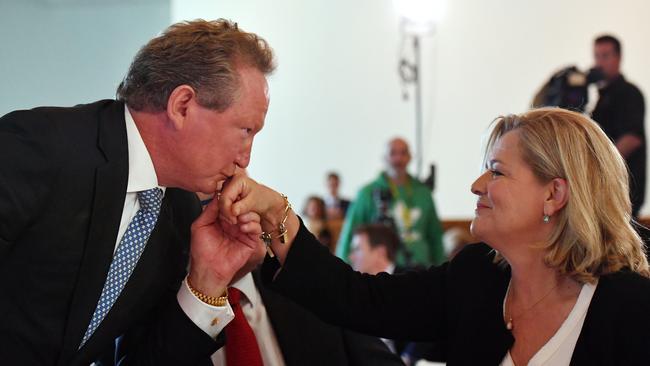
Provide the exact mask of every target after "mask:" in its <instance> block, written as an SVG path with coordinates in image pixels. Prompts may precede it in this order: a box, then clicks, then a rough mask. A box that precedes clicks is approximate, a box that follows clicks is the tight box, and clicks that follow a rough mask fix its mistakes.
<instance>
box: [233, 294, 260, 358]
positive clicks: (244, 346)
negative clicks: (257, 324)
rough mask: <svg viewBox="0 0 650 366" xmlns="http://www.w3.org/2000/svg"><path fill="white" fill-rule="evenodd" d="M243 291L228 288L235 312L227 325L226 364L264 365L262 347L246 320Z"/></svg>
mask: <svg viewBox="0 0 650 366" xmlns="http://www.w3.org/2000/svg"><path fill="white" fill-rule="evenodd" d="M240 298H241V292H240V291H239V290H237V289H236V288H234V287H231V288H229V289H228V302H229V303H230V306H232V310H233V312H234V313H235V319H233V320H232V321H231V322H230V323H228V325H227V326H226V365H227V366H263V365H264V362H262V355H261V354H260V348H259V347H258V345H257V339H255V333H253V329H251V326H250V325H249V324H248V322H247V321H246V316H245V315H244V312H243V311H242V309H241V305H240V304H239V300H240Z"/></svg>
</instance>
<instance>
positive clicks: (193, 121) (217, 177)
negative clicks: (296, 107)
mask: <svg viewBox="0 0 650 366" xmlns="http://www.w3.org/2000/svg"><path fill="white" fill-rule="evenodd" d="M239 76H240V88H239V90H238V92H237V95H236V97H235V100H234V102H233V104H232V105H231V106H230V107H229V108H228V109H226V110H225V111H222V112H219V111H215V110H212V109H208V108H205V107H203V106H201V105H199V104H198V103H196V102H193V103H192V104H191V106H190V107H188V110H187V113H188V116H187V119H186V122H185V124H184V126H183V129H182V130H181V131H180V132H179V134H178V135H177V141H175V142H176V143H177V144H175V146H177V147H179V148H178V149H177V152H176V154H177V157H178V158H179V160H180V162H179V164H181V165H182V166H181V169H180V174H181V175H182V176H181V177H179V178H178V179H179V180H180V184H179V185H180V186H181V187H182V188H185V189H186V190H191V191H195V192H204V193H212V192H215V191H216V190H217V188H218V186H219V183H221V182H223V181H224V180H225V179H227V178H228V177H230V176H232V175H233V174H234V173H235V169H236V168H237V167H240V168H246V167H247V166H248V163H249V161H250V154H251V148H252V146H253V138H254V137H255V135H256V134H257V133H258V132H259V131H260V130H261V129H262V127H263V126H264V118H265V117H266V111H267V109H268V105H269V98H268V86H267V83H266V78H265V77H264V75H263V74H262V73H261V72H260V71H259V70H257V69H254V68H240V69H239Z"/></svg>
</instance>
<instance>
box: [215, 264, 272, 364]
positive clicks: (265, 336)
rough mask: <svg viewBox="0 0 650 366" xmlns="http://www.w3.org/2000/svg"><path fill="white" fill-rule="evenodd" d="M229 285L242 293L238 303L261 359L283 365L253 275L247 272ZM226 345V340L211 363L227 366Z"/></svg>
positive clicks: (266, 362)
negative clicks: (253, 335) (255, 340)
mask: <svg viewBox="0 0 650 366" xmlns="http://www.w3.org/2000/svg"><path fill="white" fill-rule="evenodd" d="M231 287H234V288H236V289H237V290H239V291H241V293H242V296H241V299H240V302H239V303H240V305H241V307H242V312H243V313H244V316H245V317H246V320H247V321H248V324H249V325H250V326H251V329H252V330H253V333H255V338H256V339H257V345H258V346H259V348H260V354H261V356H262V361H263V362H264V364H265V365H273V366H284V358H283V357H282V350H281V349H280V346H279V345H278V341H277V338H276V337H275V331H274V330H273V327H272V326H271V321H270V320H269V316H268V314H267V313H266V307H265V306H264V302H263V301H262V296H261V295H260V292H259V291H258V290H257V287H256V286H255V281H254V280H253V276H252V275H251V274H250V273H248V274H247V275H245V276H244V277H242V278H241V279H240V280H239V281H237V282H235V283H233V284H232V286H231ZM227 347H228V341H227V340H226V347H223V348H221V349H219V350H218V351H217V352H215V353H214V354H213V355H212V363H213V364H214V365H216V366H228V365H226V354H225V352H227V351H226V350H224V348H227Z"/></svg>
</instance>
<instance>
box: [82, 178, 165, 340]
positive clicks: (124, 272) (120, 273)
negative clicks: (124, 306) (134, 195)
mask: <svg viewBox="0 0 650 366" xmlns="http://www.w3.org/2000/svg"><path fill="white" fill-rule="evenodd" d="M138 202H140V209H139V210H138V212H137V213H136V214H135V216H134V217H133V220H131V222H130V223H129V226H128V227H127V228H126V231H125V232H124V235H123V236H122V240H120V244H119V245H118V246H117V251H116V252H115V256H114V257H113V261H112V262H111V267H110V268H109V270H108V276H106V282H105V283H104V289H103V290H102V294H101V296H100V297H99V301H98V302H97V308H95V312H94V313H93V317H92V319H91V320H90V324H89V325H88V329H87V330H86V334H85V335H84V337H83V339H82V340H81V344H80V345H79V348H81V347H82V346H83V345H84V344H85V343H86V341H87V340H88V339H89V338H90V336H91V335H92V334H93V332H95V330H96V329H97V327H98V326H99V324H100V323H101V322H102V320H104V317H106V314H107V313H108V311H109V310H110V309H111V306H113V304H114V303H115V301H116V300H117V298H118V297H119V295H120V292H122V289H123V288H124V286H125V285H126V282H127V281H128V280H129V277H130V276H131V273H132V272H133V269H134V268H135V265H136V264H137V263H138V259H140V255H141V254H142V252H143V251H144V247H145V244H146V243H147V240H148V239H149V235H151V231H152V230H153V228H154V226H156V220H158V214H159V213H160V205H161V204H162V190H161V189H160V188H152V189H148V190H146V191H141V192H138Z"/></svg>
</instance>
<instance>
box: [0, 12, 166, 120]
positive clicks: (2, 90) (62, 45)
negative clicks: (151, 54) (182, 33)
mask: <svg viewBox="0 0 650 366" xmlns="http://www.w3.org/2000/svg"><path fill="white" fill-rule="evenodd" d="M169 22H170V5H169V1H168V0H130V1H127V0H111V1H100V0H1V1H0V45H2V46H1V47H2V48H1V51H0V80H1V82H0V115H3V114H5V113H7V112H9V111H12V110H15V109H23V108H32V107H35V106H39V105H75V104H79V103H85V102H91V101H95V100H98V99H105V98H113V97H115V88H116V87H117V85H118V84H119V82H120V81H121V80H122V78H123V77H124V75H125V74H126V72H127V70H128V67H129V64H130V63H131V59H132V58H133V56H134V55H135V53H136V52H137V51H138V49H139V48H140V47H141V46H142V45H143V44H144V43H145V42H146V41H148V40H149V39H150V38H152V37H153V36H155V35H156V34H157V33H158V32H160V30H162V29H163V28H165V27H166V26H167V25H169Z"/></svg>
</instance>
